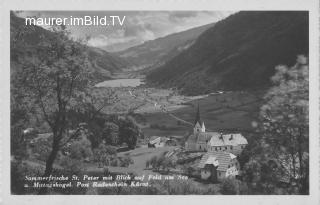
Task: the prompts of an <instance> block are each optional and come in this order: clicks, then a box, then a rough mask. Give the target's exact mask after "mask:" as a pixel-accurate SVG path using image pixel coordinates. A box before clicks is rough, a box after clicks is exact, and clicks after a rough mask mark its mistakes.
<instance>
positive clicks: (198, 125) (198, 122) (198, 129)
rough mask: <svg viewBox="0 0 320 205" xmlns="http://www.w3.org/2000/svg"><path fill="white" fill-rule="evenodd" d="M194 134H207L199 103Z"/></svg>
mask: <svg viewBox="0 0 320 205" xmlns="http://www.w3.org/2000/svg"><path fill="white" fill-rule="evenodd" d="M193 132H194V134H196V133H199V132H206V128H205V126H204V122H202V121H201V117H200V106H199V102H198V108H197V113H196V119H195V121H194V127H193Z"/></svg>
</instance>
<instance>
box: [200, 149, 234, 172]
mask: <svg viewBox="0 0 320 205" xmlns="http://www.w3.org/2000/svg"><path fill="white" fill-rule="evenodd" d="M235 158H236V156H235V155H233V154H231V153H228V152H216V151H212V152H207V153H206V154H205V155H203V156H202V158H201V160H200V162H199V164H198V168H204V167H205V165H206V164H213V165H217V166H218V168H217V170H218V171H227V169H228V166H229V165H230V164H231V163H232V160H233V159H235Z"/></svg>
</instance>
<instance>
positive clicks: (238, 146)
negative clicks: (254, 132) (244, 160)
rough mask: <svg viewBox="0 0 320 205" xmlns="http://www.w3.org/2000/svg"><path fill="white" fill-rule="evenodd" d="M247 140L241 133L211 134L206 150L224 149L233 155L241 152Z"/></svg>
mask: <svg viewBox="0 0 320 205" xmlns="http://www.w3.org/2000/svg"><path fill="white" fill-rule="evenodd" d="M247 144H248V141H247V139H246V138H244V137H243V136H242V135H241V134H239V133H238V134H224V135H223V134H219V135H212V136H211V139H210V141H209V142H208V143H207V149H208V151H226V152H230V153H232V154H235V155H239V154H241V152H242V150H243V149H244V148H245V147H246V145H247Z"/></svg>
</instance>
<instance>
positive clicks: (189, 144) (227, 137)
mask: <svg viewBox="0 0 320 205" xmlns="http://www.w3.org/2000/svg"><path fill="white" fill-rule="evenodd" d="M247 144H248V141H247V140H246V138H244V137H243V136H242V135H241V134H240V133H236V134H222V133H218V132H206V128H205V125H204V122H203V121H201V119H200V109H199V105H198V110H197V114H196V120H195V123H194V128H193V134H191V135H190V136H189V138H188V140H187V141H186V143H185V149H186V150H188V151H227V152H230V153H233V154H235V155H239V154H240V153H241V152H242V150H243V149H244V148H245V147H246V145H247Z"/></svg>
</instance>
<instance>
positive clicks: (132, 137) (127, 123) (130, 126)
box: [119, 117, 140, 149]
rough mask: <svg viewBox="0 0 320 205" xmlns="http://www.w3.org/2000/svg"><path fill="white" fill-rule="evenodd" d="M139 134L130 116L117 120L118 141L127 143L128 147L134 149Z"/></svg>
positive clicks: (138, 129)
mask: <svg viewBox="0 0 320 205" xmlns="http://www.w3.org/2000/svg"><path fill="white" fill-rule="evenodd" d="M139 136H140V128H139V127H138V126H137V124H136V122H135V121H134V120H133V119H132V118H130V117H126V118H124V119H120V120H119V140H120V143H127V145H128V147H129V148H130V149H134V148H135V146H136V143H137V139H138V137H139Z"/></svg>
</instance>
